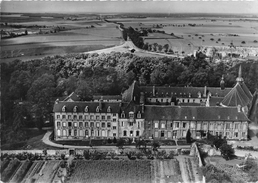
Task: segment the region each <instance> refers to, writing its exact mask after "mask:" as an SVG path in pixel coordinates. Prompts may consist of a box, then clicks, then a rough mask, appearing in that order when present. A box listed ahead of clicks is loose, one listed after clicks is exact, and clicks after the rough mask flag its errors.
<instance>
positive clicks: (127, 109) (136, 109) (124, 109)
mask: <svg viewBox="0 0 258 183" xmlns="http://www.w3.org/2000/svg"><path fill="white" fill-rule="evenodd" d="M144 109H145V107H144V106H142V105H136V104H135V103H134V102H130V103H129V104H127V105H124V106H123V107H121V112H124V114H125V118H129V112H134V116H135V117H137V114H138V112H140V113H141V115H142V117H143V115H144V113H142V110H144Z"/></svg>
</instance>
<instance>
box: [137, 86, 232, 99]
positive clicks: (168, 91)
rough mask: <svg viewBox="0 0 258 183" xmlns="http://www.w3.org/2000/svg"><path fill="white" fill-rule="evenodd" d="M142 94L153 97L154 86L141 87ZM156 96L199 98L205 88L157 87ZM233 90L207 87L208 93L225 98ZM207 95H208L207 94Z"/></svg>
mask: <svg viewBox="0 0 258 183" xmlns="http://www.w3.org/2000/svg"><path fill="white" fill-rule="evenodd" d="M139 88H140V90H141V91H142V92H144V93H145V96H147V97H148V96H150V97H152V96H153V86H140V87H139ZM154 90H155V96H156V97H165V96H168V97H171V96H172V95H173V96H177V97H187V98H188V97H189V94H190V96H191V97H192V98H198V93H199V92H200V93H201V94H202V95H203V93H204V87H164V86H155V88H154ZM230 90H231V88H225V89H224V90H221V88H219V87H207V90H206V92H207V93H208V92H210V93H211V95H212V96H218V97H224V96H226V94H227V93H228V92H229V91H230ZM207 93H206V94H207Z"/></svg>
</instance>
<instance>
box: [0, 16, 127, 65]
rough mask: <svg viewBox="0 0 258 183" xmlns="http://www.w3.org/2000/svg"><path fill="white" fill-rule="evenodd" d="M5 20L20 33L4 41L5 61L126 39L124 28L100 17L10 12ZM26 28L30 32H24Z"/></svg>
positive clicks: (7, 26)
mask: <svg viewBox="0 0 258 183" xmlns="http://www.w3.org/2000/svg"><path fill="white" fill-rule="evenodd" d="M1 22H2V29H3V30H4V31H5V32H7V33H8V32H9V34H10V32H11V33H12V34H14V35H15V34H16V35H19V36H16V37H13V38H9V39H3V40H2V41H1V43H0V46H1V61H3V62H4V61H10V60H14V59H17V58H19V59H21V60H28V59H30V58H41V57H44V56H51V55H62V54H68V53H80V52H86V51H92V50H98V49H103V48H109V47H113V46H117V45H120V44H122V43H123V42H122V38H121V32H120V31H119V29H117V27H116V25H115V24H112V23H107V22H104V21H102V20H98V19H96V18H95V19H93V20H92V19H86V18H84V19H79V20H77V21H73V20H70V19H63V18H60V17H52V18H49V19H46V18H44V17H43V18H42V17H39V16H37V17H30V16H18V15H16V16H12V15H9V16H8V15H6V16H4V17H2V19H1ZM6 22H7V23H6ZM17 27H18V28H17ZM19 27H21V28H19ZM25 30H26V31H27V35H25V34H24V32H25Z"/></svg>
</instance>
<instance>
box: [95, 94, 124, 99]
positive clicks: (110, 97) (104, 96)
mask: <svg viewBox="0 0 258 183" xmlns="http://www.w3.org/2000/svg"><path fill="white" fill-rule="evenodd" d="M101 98H102V99H103V100H122V96H121V95H94V96H93V100H100V99H101Z"/></svg>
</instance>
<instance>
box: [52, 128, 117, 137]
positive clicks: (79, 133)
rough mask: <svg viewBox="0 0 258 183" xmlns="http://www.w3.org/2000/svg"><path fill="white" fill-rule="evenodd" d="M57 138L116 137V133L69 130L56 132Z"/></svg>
mask: <svg viewBox="0 0 258 183" xmlns="http://www.w3.org/2000/svg"><path fill="white" fill-rule="evenodd" d="M57 136H58V137H61V136H63V137H67V136H71V137H111V136H114V137H115V136H116V133H111V131H110V130H108V131H105V130H77V129H69V130H59V129H58V130H57Z"/></svg>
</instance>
